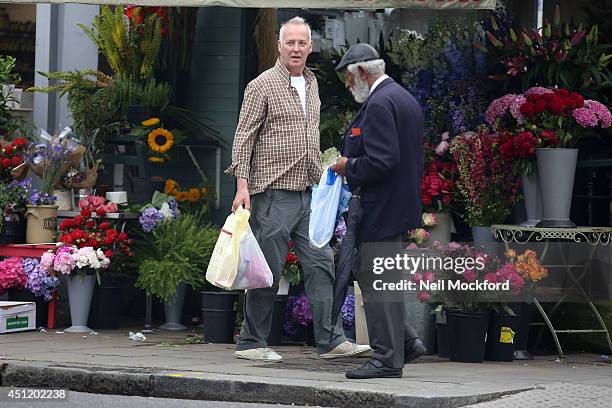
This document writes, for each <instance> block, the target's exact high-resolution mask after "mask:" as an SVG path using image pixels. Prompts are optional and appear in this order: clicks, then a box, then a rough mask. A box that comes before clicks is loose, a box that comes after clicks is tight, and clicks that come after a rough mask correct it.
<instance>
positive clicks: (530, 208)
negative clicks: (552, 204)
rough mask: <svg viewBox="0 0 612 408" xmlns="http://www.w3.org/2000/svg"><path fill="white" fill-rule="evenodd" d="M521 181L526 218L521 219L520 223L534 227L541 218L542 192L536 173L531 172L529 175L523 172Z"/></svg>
mask: <svg viewBox="0 0 612 408" xmlns="http://www.w3.org/2000/svg"><path fill="white" fill-rule="evenodd" d="M522 183H523V197H524V199H525V213H526V214H527V220H525V221H523V222H522V223H521V225H522V226H524V227H534V226H535V225H536V224H537V223H538V222H540V220H541V219H542V194H541V192H540V183H539V181H538V175H537V173H532V174H530V175H529V176H526V175H524V174H523V176H522Z"/></svg>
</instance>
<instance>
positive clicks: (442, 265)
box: [372, 254, 510, 291]
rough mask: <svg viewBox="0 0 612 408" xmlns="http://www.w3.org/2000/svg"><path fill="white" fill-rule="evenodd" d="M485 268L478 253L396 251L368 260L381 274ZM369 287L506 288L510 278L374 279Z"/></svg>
mask: <svg viewBox="0 0 612 408" xmlns="http://www.w3.org/2000/svg"><path fill="white" fill-rule="evenodd" d="M484 267H485V259H484V258H482V257H480V256H478V257H476V258H472V257H453V258H451V257H444V258H443V257H428V256H425V254H421V256H416V257H415V256H412V255H408V254H396V255H395V256H392V257H375V258H373V261H372V272H373V273H374V274H375V275H381V274H383V273H384V272H386V271H392V270H395V271H403V272H404V273H409V274H410V275H414V274H415V273H416V272H417V271H433V270H437V271H440V270H445V271H454V272H455V273H456V274H458V275H462V274H463V273H464V272H466V271H481V270H483V269H484ZM372 284H373V288H374V290H376V291H387V290H391V291H394V290H397V291H415V290H416V291H430V290H431V291H445V290H457V291H485V290H487V291H509V290H510V281H505V282H488V281H486V280H484V281H481V280H474V281H472V282H466V281H461V280H455V279H438V280H432V279H419V280H418V281H417V282H414V281H412V280H409V279H401V280H399V281H396V282H385V281H383V280H382V279H375V280H374V281H373V282H372Z"/></svg>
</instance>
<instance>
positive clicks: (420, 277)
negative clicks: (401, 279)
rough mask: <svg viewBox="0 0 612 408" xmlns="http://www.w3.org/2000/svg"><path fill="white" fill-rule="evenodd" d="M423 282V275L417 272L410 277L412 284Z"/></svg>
mask: <svg viewBox="0 0 612 408" xmlns="http://www.w3.org/2000/svg"><path fill="white" fill-rule="evenodd" d="M422 280H423V275H422V274H421V273H419V272H416V273H415V274H414V275H412V281H413V282H414V283H419V282H421V281H422Z"/></svg>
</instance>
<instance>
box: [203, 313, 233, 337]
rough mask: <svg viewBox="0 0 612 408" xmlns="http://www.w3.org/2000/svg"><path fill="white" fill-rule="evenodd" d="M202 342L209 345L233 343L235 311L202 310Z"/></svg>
mask: <svg viewBox="0 0 612 408" xmlns="http://www.w3.org/2000/svg"><path fill="white" fill-rule="evenodd" d="M202 322H203V326H204V340H206V341H207V342H209V343H234V327H235V324H236V311H235V310H214V309H202Z"/></svg>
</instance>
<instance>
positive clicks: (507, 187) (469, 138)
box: [450, 128, 519, 246]
mask: <svg viewBox="0 0 612 408" xmlns="http://www.w3.org/2000/svg"><path fill="white" fill-rule="evenodd" d="M501 140H502V135H501V134H500V133H499V132H493V133H490V132H488V131H487V130H485V129H484V128H481V129H479V130H478V131H477V132H465V133H462V134H461V135H459V136H456V137H455V138H454V139H453V140H452V142H451V145H450V151H451V154H452V155H453V158H454V160H455V162H456V164H457V172H458V175H457V190H458V192H459V198H460V200H461V203H462V205H463V209H464V213H463V214H462V215H463V217H464V218H465V220H466V221H467V222H468V224H469V225H470V226H471V227H472V235H473V239H474V243H475V244H476V245H478V246H480V245H483V244H485V243H487V242H492V241H494V240H495V238H494V236H493V233H492V232H491V230H490V226H491V225H493V224H501V223H503V222H504V221H505V219H506V217H508V215H509V214H510V212H511V211H512V206H513V205H514V204H515V203H516V201H517V200H518V197H519V195H518V187H519V180H518V178H517V177H516V172H515V170H514V168H513V167H512V165H511V164H510V163H508V162H506V161H504V160H503V157H502V155H501V153H500V150H499V149H500V141H501Z"/></svg>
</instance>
